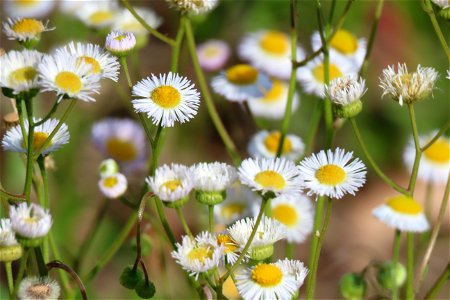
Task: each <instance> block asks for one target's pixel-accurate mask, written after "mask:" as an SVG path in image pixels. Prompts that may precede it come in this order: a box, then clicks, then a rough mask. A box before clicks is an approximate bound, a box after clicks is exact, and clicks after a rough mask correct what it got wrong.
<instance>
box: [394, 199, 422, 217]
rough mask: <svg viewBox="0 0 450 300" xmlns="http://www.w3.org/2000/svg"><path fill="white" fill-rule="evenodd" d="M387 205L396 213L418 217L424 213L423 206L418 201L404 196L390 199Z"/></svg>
mask: <svg viewBox="0 0 450 300" xmlns="http://www.w3.org/2000/svg"><path fill="white" fill-rule="evenodd" d="M386 205H387V206H389V207H390V208H392V209H393V210H395V211H396V212H399V213H403V214H408V215H417V214H420V213H421V212H422V206H421V205H420V204H419V203H418V202H417V201H415V200H414V199H413V198H411V197H408V196H404V195H399V196H396V197H394V198H391V199H389V200H388V202H387V203H386Z"/></svg>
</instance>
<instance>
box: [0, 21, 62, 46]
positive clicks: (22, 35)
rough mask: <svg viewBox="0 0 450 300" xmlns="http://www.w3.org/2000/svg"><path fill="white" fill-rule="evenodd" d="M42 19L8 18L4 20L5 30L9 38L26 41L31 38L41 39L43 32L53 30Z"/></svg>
mask: <svg viewBox="0 0 450 300" xmlns="http://www.w3.org/2000/svg"><path fill="white" fill-rule="evenodd" d="M53 29H54V28H50V27H48V22H46V23H45V24H44V23H42V21H40V20H36V19H31V18H8V21H7V22H3V32H4V33H5V35H6V36H7V37H8V39H9V40H16V41H19V42H26V41H29V40H39V39H40V37H41V33H43V32H45V31H50V30H53Z"/></svg>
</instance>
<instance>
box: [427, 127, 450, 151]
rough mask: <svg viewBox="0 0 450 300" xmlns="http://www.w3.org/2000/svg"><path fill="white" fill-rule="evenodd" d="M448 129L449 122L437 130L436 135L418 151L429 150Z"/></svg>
mask: <svg viewBox="0 0 450 300" xmlns="http://www.w3.org/2000/svg"><path fill="white" fill-rule="evenodd" d="M449 127H450V120H449V121H447V123H445V124H444V125H443V126H442V127H441V129H439V131H438V132H437V133H436V135H435V136H434V137H433V138H432V139H431V140H430V141H429V142H428V143H427V144H426V145H425V146H423V147H422V148H421V149H420V150H422V152H425V150H427V149H428V148H430V147H431V146H432V145H433V144H434V142H436V141H437V140H438V139H439V138H440V137H441V135H443V134H444V133H445V132H446V131H447V130H448V128H449Z"/></svg>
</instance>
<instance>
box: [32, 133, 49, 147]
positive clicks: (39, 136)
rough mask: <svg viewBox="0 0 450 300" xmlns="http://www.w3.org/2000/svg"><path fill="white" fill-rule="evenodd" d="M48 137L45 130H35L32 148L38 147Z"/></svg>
mask: <svg viewBox="0 0 450 300" xmlns="http://www.w3.org/2000/svg"><path fill="white" fill-rule="evenodd" d="M47 138H48V134H47V133H45V132H41V131H37V132H35V133H34V134H33V148H34V149H38V148H40V147H41V146H42V145H43V144H44V142H45V140H46V139H47Z"/></svg>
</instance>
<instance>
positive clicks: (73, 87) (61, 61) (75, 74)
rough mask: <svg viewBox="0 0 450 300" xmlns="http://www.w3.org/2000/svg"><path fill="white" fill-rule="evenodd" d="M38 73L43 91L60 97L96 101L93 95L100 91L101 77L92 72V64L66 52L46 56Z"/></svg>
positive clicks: (39, 66)
mask: <svg viewBox="0 0 450 300" xmlns="http://www.w3.org/2000/svg"><path fill="white" fill-rule="evenodd" d="M38 74H39V79H40V84H41V85H42V87H43V91H52V92H55V93H56V94H57V95H58V96H59V99H63V98H65V97H68V98H73V99H78V100H82V101H87V102H89V101H95V99H94V98H93V97H92V95H93V94H98V93H99V89H100V83H99V81H100V78H101V77H100V75H96V74H93V73H92V65H91V64H88V63H86V62H85V61H84V60H83V61H81V60H78V59H77V58H76V57H75V56H72V55H68V54H66V53H62V52H56V53H55V54H54V55H48V56H44V58H43V59H42V62H41V63H40V64H39V65H38Z"/></svg>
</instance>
